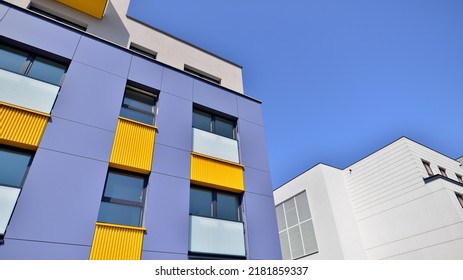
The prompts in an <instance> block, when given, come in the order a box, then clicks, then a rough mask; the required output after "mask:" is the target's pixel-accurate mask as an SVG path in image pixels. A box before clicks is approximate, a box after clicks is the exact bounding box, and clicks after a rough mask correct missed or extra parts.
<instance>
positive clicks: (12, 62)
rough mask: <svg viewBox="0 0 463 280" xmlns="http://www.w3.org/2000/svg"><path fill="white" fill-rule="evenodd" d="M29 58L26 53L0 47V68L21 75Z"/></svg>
mask: <svg viewBox="0 0 463 280" xmlns="http://www.w3.org/2000/svg"><path fill="white" fill-rule="evenodd" d="M28 56H29V55H28V54H27V53H26V52H22V51H18V50H15V49H13V48H10V47H7V46H2V45H0V68H3V69H6V70H9V71H12V72H16V73H19V72H21V69H22V67H23V65H24V63H25V62H26V59H27V57H28Z"/></svg>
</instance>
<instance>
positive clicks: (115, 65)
mask: <svg viewBox="0 0 463 280" xmlns="http://www.w3.org/2000/svg"><path fill="white" fill-rule="evenodd" d="M74 59H75V60H76V61H79V62H82V63H84V64H86V65H89V66H92V67H94V68H97V69H100V70H103V71H106V72H108V73H112V74H114V75H118V76H120V77H124V78H127V76H128V73H129V67H130V61H131V59H132V55H131V54H130V53H128V52H124V51H123V50H121V49H119V48H116V47H114V46H111V45H109V44H105V43H103V42H100V41H97V40H95V39H92V38H88V37H85V36H83V37H82V39H81V40H80V42H79V45H78V47H77V50H76V53H75V55H74Z"/></svg>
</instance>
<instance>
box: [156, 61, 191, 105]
mask: <svg viewBox="0 0 463 280" xmlns="http://www.w3.org/2000/svg"><path fill="white" fill-rule="evenodd" d="M161 90H162V91H165V92H168V93H170V94H173V95H175V96H178V97H181V98H184V99H186V100H190V101H191V100H193V78H191V77H188V76H187V75H184V74H182V73H180V72H178V71H175V70H172V69H169V68H167V67H166V68H164V70H163V72H162V85H161Z"/></svg>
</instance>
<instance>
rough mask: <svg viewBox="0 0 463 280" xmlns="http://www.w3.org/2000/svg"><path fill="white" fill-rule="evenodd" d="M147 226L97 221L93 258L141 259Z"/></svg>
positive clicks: (91, 256) (92, 251)
mask: <svg viewBox="0 0 463 280" xmlns="http://www.w3.org/2000/svg"><path fill="white" fill-rule="evenodd" d="M144 232H145V228H139V227H129V226H121V225H113V224H104V223H96V227H95V234H94V236H93V243H92V249H91V251H90V259H91V260H139V259H141V250H142V245H143V234H144Z"/></svg>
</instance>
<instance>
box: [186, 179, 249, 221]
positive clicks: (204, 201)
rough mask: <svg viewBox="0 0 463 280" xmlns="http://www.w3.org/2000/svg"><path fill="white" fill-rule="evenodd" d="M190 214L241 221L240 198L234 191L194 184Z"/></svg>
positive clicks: (191, 192) (191, 193)
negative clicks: (223, 190) (229, 191)
mask: <svg viewBox="0 0 463 280" xmlns="http://www.w3.org/2000/svg"><path fill="white" fill-rule="evenodd" d="M190 214H191V215H194V216H201V217H210V218H217V219H221V220H229V221H237V222H239V221H241V215H240V199H239V196H238V195H236V194H233V193H227V192H221V191H216V190H209V189H204V188H199V187H195V186H192V187H191V191H190Z"/></svg>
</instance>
